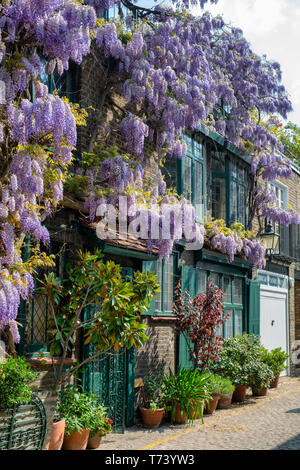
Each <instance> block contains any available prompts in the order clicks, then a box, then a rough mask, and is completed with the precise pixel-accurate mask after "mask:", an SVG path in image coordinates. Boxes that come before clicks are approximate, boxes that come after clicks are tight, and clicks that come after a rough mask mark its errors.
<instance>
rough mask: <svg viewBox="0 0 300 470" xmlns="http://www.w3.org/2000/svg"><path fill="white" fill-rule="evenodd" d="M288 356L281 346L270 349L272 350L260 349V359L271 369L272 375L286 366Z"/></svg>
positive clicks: (275, 374) (278, 372)
mask: <svg viewBox="0 0 300 470" xmlns="http://www.w3.org/2000/svg"><path fill="white" fill-rule="evenodd" d="M288 357H289V355H288V354H287V353H286V352H285V351H283V349H281V348H276V349H272V351H268V350H267V349H265V348H263V351H262V360H263V362H264V363H265V364H267V366H269V367H270V368H271V369H272V371H273V374H274V377H276V376H277V375H279V374H280V373H281V372H282V371H283V370H284V369H286V368H287V366H286V364H285V362H286V360H287V359H288Z"/></svg>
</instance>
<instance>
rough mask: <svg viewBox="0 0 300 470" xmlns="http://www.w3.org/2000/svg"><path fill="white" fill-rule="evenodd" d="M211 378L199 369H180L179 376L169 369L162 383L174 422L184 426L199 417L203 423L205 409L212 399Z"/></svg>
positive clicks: (168, 408) (165, 399) (167, 408)
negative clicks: (209, 384)
mask: <svg viewBox="0 0 300 470" xmlns="http://www.w3.org/2000/svg"><path fill="white" fill-rule="evenodd" d="M209 378H210V374H209V373H202V374H201V373H200V372H199V371H198V369H194V370H192V369H184V368H180V367H179V368H178V371H177V374H173V372H172V370H171V369H169V374H168V375H167V374H165V376H164V378H163V381H162V391H163V397H164V402H165V404H166V410H168V411H170V413H171V421H172V422H176V423H178V424H183V423H186V422H193V420H194V419H195V418H198V417H199V418H200V419H201V420H202V422H203V407H204V406H205V404H206V403H207V402H208V401H209V400H210V399H211V393H210V391H209V386H208V383H209Z"/></svg>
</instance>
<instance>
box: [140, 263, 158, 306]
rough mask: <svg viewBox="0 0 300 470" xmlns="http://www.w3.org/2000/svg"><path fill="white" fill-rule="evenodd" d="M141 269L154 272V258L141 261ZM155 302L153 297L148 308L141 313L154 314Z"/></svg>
mask: <svg viewBox="0 0 300 470" xmlns="http://www.w3.org/2000/svg"><path fill="white" fill-rule="evenodd" d="M142 269H143V271H145V272H149V271H151V272H153V273H155V274H156V260H151V261H143V267H142ZM155 302H156V299H155V298H153V299H152V300H151V302H150V308H149V310H147V311H146V312H143V315H155Z"/></svg>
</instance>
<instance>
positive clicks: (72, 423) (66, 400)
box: [57, 385, 96, 450]
mask: <svg viewBox="0 0 300 470" xmlns="http://www.w3.org/2000/svg"><path fill="white" fill-rule="evenodd" d="M95 401H96V397H95V396H89V395H88V394H87V393H86V392H80V391H79V390H78V389H77V388H76V387H73V386H71V385H68V386H67V387H66V388H65V389H64V390H62V391H60V393H59V402H58V406H57V412H58V413H59V414H60V415H61V416H63V418H64V419H65V421H66V428H65V436H64V442H63V449H65V450H85V449H86V447H87V443H88V438H89V433H90V429H91V428H92V427H93V424H94V419H95V413H94V409H95V405H94V402H95Z"/></svg>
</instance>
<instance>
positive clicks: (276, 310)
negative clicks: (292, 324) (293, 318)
mask: <svg viewBox="0 0 300 470" xmlns="http://www.w3.org/2000/svg"><path fill="white" fill-rule="evenodd" d="M269 276H270V277H271V276H272V282H273V283H274V279H275V276H278V275H276V274H275V275H274V274H273V273H270V274H269ZM269 276H268V277H269ZM283 278H284V277H283V276H281V277H280V280H281V283H279V285H282V286H283V287H285V285H286V286H287V278H286V279H284V280H285V281H286V282H282V280H283ZM268 281H269V279H268ZM268 284H269V282H268ZM287 295H288V290H287V289H285V288H280V287H274V286H270V285H264V284H261V286H260V336H261V342H262V344H263V345H264V346H265V347H266V348H267V349H269V350H270V349H275V348H279V347H280V348H282V349H283V350H284V351H287V348H288V342H287V323H288V301H287V299H288V297H287Z"/></svg>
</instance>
